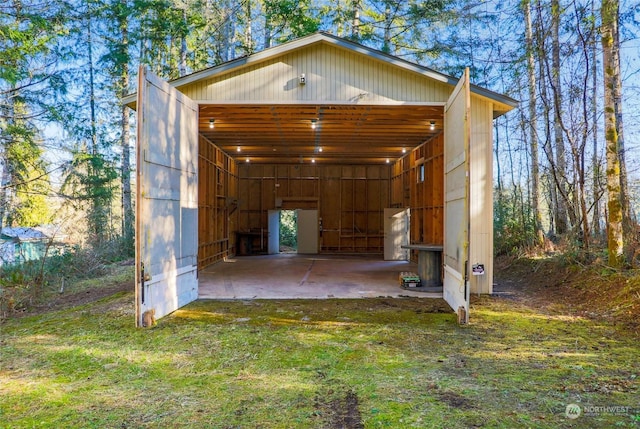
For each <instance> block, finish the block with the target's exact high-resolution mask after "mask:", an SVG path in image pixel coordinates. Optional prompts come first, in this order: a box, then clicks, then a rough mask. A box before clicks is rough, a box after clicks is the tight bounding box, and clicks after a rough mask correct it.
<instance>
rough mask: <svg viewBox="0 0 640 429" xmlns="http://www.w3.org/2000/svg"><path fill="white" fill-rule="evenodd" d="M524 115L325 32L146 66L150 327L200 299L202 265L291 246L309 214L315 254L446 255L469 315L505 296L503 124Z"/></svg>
mask: <svg viewBox="0 0 640 429" xmlns="http://www.w3.org/2000/svg"><path fill="white" fill-rule="evenodd" d="M127 101H128V102H130V103H132V104H133V103H134V102H136V99H135V98H133V96H132V98H131V99H130V100H127ZM515 105H516V103H515V101H514V100H512V99H510V98H508V97H506V96H503V95H499V94H496V93H494V92H491V91H489V90H486V89H483V88H480V87H477V86H474V85H470V83H469V77H468V72H467V73H465V74H464V75H463V76H462V77H461V78H459V79H458V78H453V77H450V76H446V75H443V74H441V73H437V72H435V71H433V70H430V69H428V68H425V67H422V66H419V65H416V64H413V63H409V62H406V61H404V60H401V59H399V58H396V57H393V56H389V55H387V54H384V53H381V52H379V51H376V50H373V49H370V48H367V47H364V46H362V45H359V44H356V43H353V42H350V41H347V40H344V39H341V38H338V37H335V36H332V35H329V34H325V33H318V34H314V35H311V36H308V37H304V38H301V39H298V40H295V41H293V42H290V43H287V44H284V45H281V46H278V47H275V48H271V49H268V50H265V51H263V52H260V53H257V54H254V55H251V56H248V57H244V58H240V59H237V60H234V61H231V62H229V63H225V64H222V65H220V66H217V67H213V68H210V69H207V70H204V71H201V72H198V73H194V74H192V75H189V76H185V77H183V78H180V79H177V80H175V81H173V82H171V83H166V82H163V81H162V80H160V79H158V78H157V77H155V76H153V75H151V74H150V73H148V72H146V71H145V70H144V69H141V71H140V76H139V90H138V94H137V110H138V142H137V148H138V151H137V153H138V182H137V186H138V200H137V201H138V203H137V221H136V228H137V231H136V237H137V240H136V241H137V244H136V255H137V261H136V263H137V269H138V277H137V278H138V287H137V288H136V290H137V298H136V301H137V304H138V305H137V309H138V311H137V313H138V321H140V317H141V314H142V313H143V312H144V311H145V309H147V308H154V309H155V311H156V315H157V316H162V315H165V314H168V313H169V312H171V311H173V310H175V309H176V308H179V307H180V306H182V305H184V304H186V303H188V302H190V301H192V300H194V299H196V298H197V273H198V270H199V269H202V268H204V267H206V266H208V265H210V264H214V263H216V262H219V261H220V260H222V259H224V258H227V257H230V256H233V255H236V254H238V253H241V254H247V253H274V252H277V251H278V250H277V246H276V245H275V244H274V240H276V239H275V238H274V237H276V236H277V234H275V230H276V229H277V228H278V226H277V225H278V223H277V221H276V220H274V219H275V216H276V215H277V213H279V211H280V210H298V215H299V221H298V222H299V223H298V229H299V230H303V231H304V232H303V233H302V238H301V240H300V239H299V242H300V241H301V242H300V243H299V246H300V247H299V249H298V251H299V252H303V253H374V254H380V255H382V254H385V256H387V255H392V256H390V257H401V258H402V257H405V258H406V257H411V258H413V259H417V258H418V253H419V251H418V250H407V249H405V248H406V247H412V246H413V247H419V246H420V245H430V246H443V256H442V263H443V269H442V271H443V273H444V297H445V299H447V301H448V302H449V303H450V305H451V306H452V308H454V309H458V308H460V307H465V308H466V310H468V296H469V293H470V292H478V293H491V292H492V281H493V270H492V265H493V242H492V240H493V231H492V228H493V210H492V147H493V119H494V118H495V117H497V116H499V115H501V114H504V113H505V112H507V111H509V110H510V109H512V108H513V107H514V106H515ZM407 209H408V210H407ZM404 213H406V217H407V219H402V217H403V216H405V215H404ZM409 216H410V221H408V223H407V225H409V234H408V238H407V240H406V241H407V242H406V243H401V241H402V240H397V239H394V240H389V237H390V235H389V219H391V218H394V217H399V218H400V221H402V222H405V221H407V220H408V218H409ZM300 218H301V219H302V220H300ZM300 222H302V225H303V226H301V224H300ZM399 244H405V246H404V247H402V246H400V245H399ZM403 252H409V253H405V254H403ZM398 255H400V256H398ZM405 255H406V256H405ZM472 267H475V268H476V269H475V270H473V271H475V272H474V273H472ZM472 274H477V275H472ZM466 314H468V311H467V312H466Z"/></svg>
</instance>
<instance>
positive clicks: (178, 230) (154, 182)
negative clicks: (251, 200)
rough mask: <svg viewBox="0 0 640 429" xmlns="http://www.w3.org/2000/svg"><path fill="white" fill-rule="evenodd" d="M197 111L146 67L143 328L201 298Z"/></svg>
mask: <svg viewBox="0 0 640 429" xmlns="http://www.w3.org/2000/svg"><path fill="white" fill-rule="evenodd" d="M197 124H198V106H197V104H196V103H194V102H193V101H192V100H190V99H189V98H187V97H185V96H184V95H183V94H181V93H180V92H178V91H176V90H175V89H174V88H172V87H171V86H170V85H169V84H167V83H166V82H164V81H163V80H161V79H159V78H158V77H157V76H154V75H153V74H151V73H149V72H148V71H146V70H145V69H144V68H141V69H140V74H139V81H138V142H137V144H138V151H137V153H138V165H137V169H138V170H137V173H138V178H137V202H138V203H137V207H136V285H137V287H136V321H137V322H136V323H137V324H138V325H140V324H141V321H142V314H143V313H144V312H145V311H147V310H150V309H154V310H155V316H156V318H160V317H162V316H165V315H167V314H169V313H171V312H172V311H175V310H176V309H178V308H180V307H181V306H183V305H185V304H188V303H189V302H191V301H193V300H195V299H197V297H198V274H197V255H198V231H197V228H198V175H197V171H198V131H197Z"/></svg>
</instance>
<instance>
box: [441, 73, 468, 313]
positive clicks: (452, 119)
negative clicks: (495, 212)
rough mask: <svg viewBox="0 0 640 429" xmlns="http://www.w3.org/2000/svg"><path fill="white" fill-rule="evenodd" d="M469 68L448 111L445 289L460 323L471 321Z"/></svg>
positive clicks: (452, 95)
mask: <svg viewBox="0 0 640 429" xmlns="http://www.w3.org/2000/svg"><path fill="white" fill-rule="evenodd" d="M470 105H471V97H470V91H469V69H466V70H465V72H464V75H463V76H462V78H460V81H459V82H458V84H457V85H456V87H455V89H454V91H453V93H452V94H451V97H449V100H448V101H447V104H446V106H445V109H444V139H445V140H444V141H445V145H444V177H445V179H444V289H443V297H444V299H445V300H446V301H447V303H449V305H450V306H451V308H453V310H454V311H457V312H458V321H459V322H460V323H467V322H468V320H469V282H468V279H469V278H468V273H467V272H468V262H469V142H470V112H471V108H470Z"/></svg>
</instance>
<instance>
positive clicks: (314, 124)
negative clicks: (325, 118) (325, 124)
mask: <svg viewBox="0 0 640 429" xmlns="http://www.w3.org/2000/svg"><path fill="white" fill-rule="evenodd" d="M317 122H318V120H317V119H312V120H311V129H312V130H315V129H316V124H317Z"/></svg>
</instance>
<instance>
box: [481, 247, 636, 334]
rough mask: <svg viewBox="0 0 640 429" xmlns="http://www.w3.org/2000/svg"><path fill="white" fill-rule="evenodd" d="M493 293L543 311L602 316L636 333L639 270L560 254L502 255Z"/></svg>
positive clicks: (498, 259)
mask: <svg viewBox="0 0 640 429" xmlns="http://www.w3.org/2000/svg"><path fill="white" fill-rule="evenodd" d="M494 281H495V283H496V284H495V286H494V293H495V295H496V297H497V298H499V299H505V300H511V301H514V302H517V303H519V304H522V305H525V306H527V307H529V308H531V309H534V310H536V311H542V312H545V313H547V314H565V315H571V316H576V317H587V318H589V319H592V320H602V321H606V322H609V323H612V324H614V325H620V326H621V327H622V328H623V329H625V330H628V331H631V332H634V333H635V334H636V335H640V270H638V269H634V270H626V271H615V270H611V269H610V268H608V267H606V266H604V265H603V264H600V263H598V262H597V261H596V262H594V263H593V264H592V265H589V266H584V265H580V264H578V263H575V262H574V263H569V262H567V261H565V260H563V259H562V258H560V257H556V258H546V259H531V258H520V259H517V258H510V257H500V258H496V261H495V279H494Z"/></svg>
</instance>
